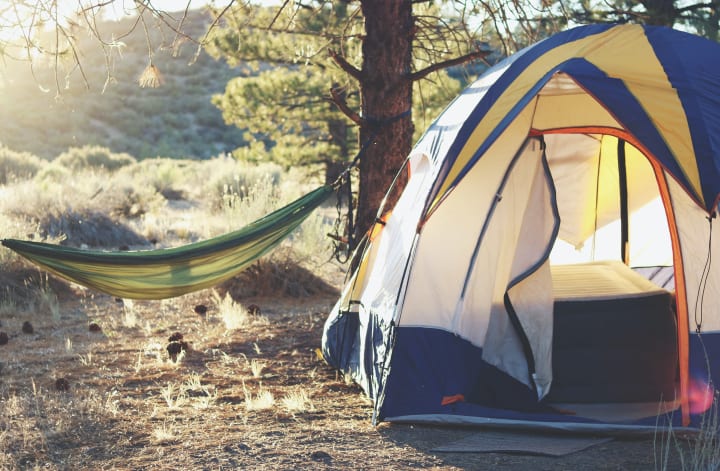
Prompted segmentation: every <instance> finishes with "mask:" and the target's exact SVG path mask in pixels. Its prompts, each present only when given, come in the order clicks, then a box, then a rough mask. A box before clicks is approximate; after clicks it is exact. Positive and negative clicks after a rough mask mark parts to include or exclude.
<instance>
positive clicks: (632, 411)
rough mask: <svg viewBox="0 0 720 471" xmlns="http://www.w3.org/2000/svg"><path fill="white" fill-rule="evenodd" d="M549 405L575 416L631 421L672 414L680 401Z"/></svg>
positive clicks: (617, 421)
mask: <svg viewBox="0 0 720 471" xmlns="http://www.w3.org/2000/svg"><path fill="white" fill-rule="evenodd" d="M549 405H550V406H552V407H554V408H557V409H560V410H562V411H564V412H567V413H568V414H571V415H573V416H575V417H584V418H587V419H593V420H599V421H603V422H615V423H622V422H632V421H635V420H639V419H643V418H646V417H655V416H658V415H662V414H672V413H673V411H675V410H677V409H678V408H679V407H680V401H679V400H674V401H664V402H659V403H658V402H626V403H594V404H579V403H551V404H549Z"/></svg>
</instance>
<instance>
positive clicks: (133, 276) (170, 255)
mask: <svg viewBox="0 0 720 471" xmlns="http://www.w3.org/2000/svg"><path fill="white" fill-rule="evenodd" d="M333 191H334V190H333V188H332V187H331V186H322V187H320V188H318V189H316V190H314V191H312V192H310V193H308V194H307V195H305V196H302V197H301V198H299V199H298V200H296V201H294V202H292V203H290V204H288V205H287V206H285V207H283V208H280V209H278V210H276V211H274V212H272V213H270V214H268V215H267V216H264V217H262V218H260V219H258V220H257V221H255V222H252V223H250V224H248V225H247V226H245V227H243V228H242V229H239V230H237V231H234V232H230V233H228V234H224V235H221V236H218V237H214V238H212V239H208V240H205V241H201V242H196V243H192V244H188V245H185V246H181V247H175V248H168V249H157V250H140V251H130V252H108V251H103V250H82V249H76V248H71V247H62V246H59V245H53V244H47V243H43V242H29V241H22V240H16V239H5V240H3V241H2V244H3V245H4V246H5V247H8V248H9V249H11V250H14V251H15V252H17V253H19V254H20V255H22V256H23V257H25V258H27V259H29V260H30V261H32V262H33V263H35V264H37V265H39V266H41V267H43V268H45V269H46V270H48V271H50V272H52V273H54V274H56V275H58V276H61V277H63V278H66V279H68V280H70V281H73V282H75V283H78V284H81V285H83V286H87V287H89V288H94V289H97V290H98V291H102V292H104V293H108V294H110V295H113V296H118V297H122V298H132V299H164V298H171V297H174V296H180V295H182V294H186V293H189V292H192V291H196V290H200V289H204V288H209V287H211V286H214V285H216V284H218V283H220V282H222V281H225V280H227V279H229V278H232V277H233V276H234V275H236V274H237V273H239V272H240V271H242V270H243V269H245V268H247V267H248V266H249V265H250V264H251V263H252V262H254V261H255V260H257V259H258V258H260V257H261V256H262V255H264V254H266V253H267V252H269V251H270V250H271V249H273V248H274V247H276V246H277V245H278V244H279V243H280V242H281V241H282V240H283V239H284V238H285V237H287V236H288V235H290V234H291V233H292V232H293V231H294V230H295V229H296V228H297V227H298V226H299V225H300V224H301V223H302V222H303V221H304V220H305V219H306V218H307V217H308V216H309V215H310V213H311V212H312V211H313V210H314V209H315V208H317V207H318V206H320V204H322V203H323V201H325V200H326V199H327V198H328V197H329V196H330V194H331V193H332V192H333Z"/></svg>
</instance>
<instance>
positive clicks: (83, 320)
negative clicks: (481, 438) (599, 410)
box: [0, 288, 682, 470]
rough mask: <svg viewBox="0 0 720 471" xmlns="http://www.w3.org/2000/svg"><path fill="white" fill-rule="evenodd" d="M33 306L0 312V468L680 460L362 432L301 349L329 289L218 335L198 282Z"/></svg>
mask: <svg viewBox="0 0 720 471" xmlns="http://www.w3.org/2000/svg"><path fill="white" fill-rule="evenodd" d="M55 291H58V290H57V289H56V290H55ZM220 295H221V296H222V293H220ZM38 299H39V301H38V303H37V308H36V309H35V310H25V309H17V310H15V311H14V310H13V309H12V306H4V307H3V311H2V315H1V317H0V331H2V332H5V333H7V334H8V338H7V343H6V344H4V345H0V469H33V468H38V469H62V470H65V469H68V470H69V469H73V470H81V469H92V470H100V469H148V470H151V469H152V470H156V469H158V470H160V469H162V470H165V469H207V470H219V469H251V470H256V469H257V470H263V469H268V470H284V469H287V470H294V469H363V470H364V469H373V470H375V469H393V470H398V469H448V470H470V469H473V470H476V469H498V470H528V469H533V470H581V469H592V470H650V469H661V468H664V469H681V468H682V466H681V463H680V462H679V457H678V453H677V451H676V450H671V453H670V462H669V464H668V465H666V466H664V467H663V466H661V465H660V464H659V463H658V460H659V459H660V452H659V451H658V450H657V449H656V448H657V446H656V443H655V440H654V439H653V438H652V437H649V438H646V439H635V440H618V439H616V440H613V441H611V442H608V443H604V444H601V445H596V446H594V447H591V448H589V449H587V450H585V451H581V452H577V453H573V454H570V455H567V456H564V457H561V458H551V457H543V456H529V455H516V454H499V453H485V454H483V453H435V452H432V451H431V450H432V449H433V448H435V447H437V446H440V445H444V444H448V443H450V442H453V441H456V440H459V439H461V438H463V437H465V436H467V435H469V434H474V433H477V432H478V429H463V428H440V427H423V426H411V425H393V424H387V423H384V424H381V425H380V426H378V427H374V426H373V425H372V424H371V420H370V417H371V405H370V403H369V401H368V400H367V399H366V398H365V397H364V396H363V395H362V393H361V391H360V390H359V388H357V387H356V386H355V385H352V384H348V383H346V382H345V381H344V380H343V378H342V377H341V376H339V375H338V374H337V373H336V372H335V371H333V370H332V369H331V368H330V367H328V366H327V365H326V364H325V363H324V361H323V360H322V359H321V358H320V357H319V356H318V354H317V349H318V347H319V346H320V338H321V334H322V326H323V322H324V320H325V317H326V316H327V313H328V311H329V310H330V308H331V307H332V304H333V303H334V301H335V296H334V295H332V294H325V295H319V296H314V297H302V298H300V297H298V298H291V297H281V298H270V297H262V298H245V299H242V300H240V302H241V303H242V305H243V306H245V307H246V308H248V307H251V306H253V305H255V307H257V310H258V311H259V312H256V313H255V314H251V315H250V316H249V317H248V318H247V319H245V320H244V321H243V323H241V325H239V326H235V327H236V328H232V329H228V327H227V325H226V321H225V318H223V314H222V312H220V311H221V307H220V306H219V305H218V303H217V299H213V295H212V292H211V291H202V292H199V293H196V294H192V295H187V296H183V297H180V298H176V299H172V300H168V301H148V302H137V301H136V302H128V301H123V300H117V299H114V298H112V297H109V296H106V295H100V294H97V293H92V292H90V291H86V290H83V289H80V288H67V289H66V290H65V291H64V292H61V293H60V294H59V295H58V299H57V304H53V302H54V301H53V300H52V299H50V300H46V302H44V303H43V302H41V301H42V296H40V297H39V298H38ZM198 306H205V307H206V309H207V311H206V312H203V308H202V307H198ZM251 310H254V308H253V309H251ZM26 322H29V323H30V324H31V325H32V332H30V328H29V327H28V325H27V324H25V323H26ZM178 334H180V336H181V337H182V338H180V336H179V335H178ZM171 337H172V338H173V339H174V340H173V341H171V340H170V338H171ZM0 340H1V338H0ZM183 342H184V343H183ZM171 344H173V345H171ZM168 347H170V350H168ZM173 347H175V348H178V349H179V352H180V353H179V356H178V357H176V358H175V361H173V359H172V355H171V353H172V348H173ZM270 395H271V396H270Z"/></svg>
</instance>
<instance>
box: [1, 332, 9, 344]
mask: <svg viewBox="0 0 720 471" xmlns="http://www.w3.org/2000/svg"><path fill="white" fill-rule="evenodd" d="M9 341H10V337H8V334H7V333H6V332H0V345H7V343H8V342H9Z"/></svg>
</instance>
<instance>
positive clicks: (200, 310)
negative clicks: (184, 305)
mask: <svg viewBox="0 0 720 471" xmlns="http://www.w3.org/2000/svg"><path fill="white" fill-rule="evenodd" d="M207 310H208V308H207V306H206V305H204V304H198V305H197V306H195V309H194V311H195V314H197V315H198V316H204V315H205V314H207Z"/></svg>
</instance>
